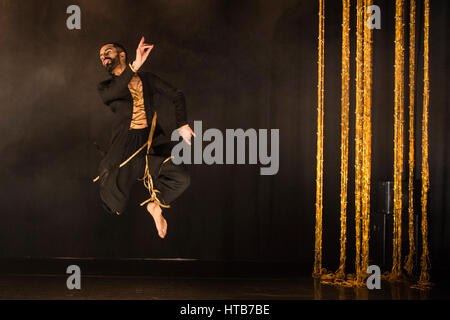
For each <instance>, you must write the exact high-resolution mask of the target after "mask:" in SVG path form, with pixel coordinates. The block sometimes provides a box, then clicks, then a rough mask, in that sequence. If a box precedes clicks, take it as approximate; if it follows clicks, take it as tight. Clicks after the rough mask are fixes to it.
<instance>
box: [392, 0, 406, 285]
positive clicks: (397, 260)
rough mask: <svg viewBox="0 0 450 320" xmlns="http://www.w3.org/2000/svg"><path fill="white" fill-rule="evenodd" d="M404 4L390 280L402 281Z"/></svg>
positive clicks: (398, 24)
mask: <svg viewBox="0 0 450 320" xmlns="http://www.w3.org/2000/svg"><path fill="white" fill-rule="evenodd" d="M403 2H404V0H396V4H395V8H396V14H395V66H394V71H395V80H394V82H395V87H394V96H395V101H394V227H393V264H392V271H391V274H390V276H389V279H390V280H400V278H401V277H402V270H401V264H402V261H401V255H402V253H401V248H402V243H401V236H402V233H401V232H402V229H401V221H402V220H401V219H402V172H403V98H404V97H403V85H404V81H403V79H404V78H403V77H404V74H403V72H404V70H403V69H404V56H403V50H404V44H403V42H404V41H403Z"/></svg>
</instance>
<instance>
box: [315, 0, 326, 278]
mask: <svg viewBox="0 0 450 320" xmlns="http://www.w3.org/2000/svg"><path fill="white" fill-rule="evenodd" d="M324 1H325V0H319V46H318V55H319V57H318V60H319V61H318V81H317V82H318V84H317V156H316V161H317V168H316V169H317V172H316V229H315V249H314V271H313V277H320V275H321V273H322V270H321V269H322V209H323V202H322V200H323V98H324V79H323V77H324V45H325V44H324V41H325V39H324V35H325V31H324V30H325V11H324V9H325V3H324Z"/></svg>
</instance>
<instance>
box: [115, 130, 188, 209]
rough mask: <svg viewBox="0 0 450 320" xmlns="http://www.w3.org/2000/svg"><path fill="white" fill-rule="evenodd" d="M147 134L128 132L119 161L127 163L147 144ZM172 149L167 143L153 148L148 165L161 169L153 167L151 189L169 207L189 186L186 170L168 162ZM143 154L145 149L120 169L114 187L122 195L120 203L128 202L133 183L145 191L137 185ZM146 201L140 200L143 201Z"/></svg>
mask: <svg viewBox="0 0 450 320" xmlns="http://www.w3.org/2000/svg"><path fill="white" fill-rule="evenodd" d="M148 134H149V128H144V129H131V130H129V131H128V137H127V144H126V148H125V150H124V153H123V156H122V161H125V160H126V159H128V158H129V157H130V156H131V155H132V154H133V153H135V152H136V151H137V150H138V149H139V148H140V147H141V146H142V145H143V144H144V143H145V142H146V141H147V139H148ZM172 147H173V145H172V144H170V143H166V144H163V145H159V146H155V147H152V148H151V150H150V156H149V162H152V161H154V162H158V163H160V165H158V166H156V167H155V168H156V169H155V170H154V172H151V173H152V180H153V187H154V188H155V189H157V190H159V193H157V197H158V199H159V200H160V202H161V203H162V204H165V205H170V204H171V203H172V202H173V201H174V200H175V199H177V198H178V197H179V196H180V195H181V194H182V193H183V192H184V191H185V190H186V188H187V187H188V186H189V184H190V176H189V173H188V171H187V169H186V167H185V166H184V165H183V164H180V165H175V164H173V162H172V160H171V159H169V160H167V158H169V157H170V153H171V150H172ZM146 153H147V149H146V148H144V150H142V151H141V152H140V153H139V154H138V155H136V156H135V157H134V158H133V159H132V160H131V161H130V162H128V163H127V164H126V165H125V166H123V167H122V168H120V169H119V172H118V175H117V187H118V189H119V190H120V191H121V192H122V193H123V194H124V195H125V197H124V200H123V201H126V202H128V200H129V197H130V191H131V188H132V186H133V184H134V183H136V182H139V183H141V184H142V188H145V186H144V184H143V183H142V181H138V179H141V178H142V177H143V176H144V171H145V157H146ZM164 160H166V161H164ZM149 197H150V195H149ZM145 200H146V199H142V201H145ZM126 205H127V203H123V205H122V207H123V208H125V207H126ZM120 213H121V212H120ZM120 213H119V214H120Z"/></svg>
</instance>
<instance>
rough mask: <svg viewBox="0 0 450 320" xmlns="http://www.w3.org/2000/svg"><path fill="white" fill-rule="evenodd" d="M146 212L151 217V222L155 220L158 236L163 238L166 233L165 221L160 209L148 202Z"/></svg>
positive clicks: (157, 205)
mask: <svg viewBox="0 0 450 320" xmlns="http://www.w3.org/2000/svg"><path fill="white" fill-rule="evenodd" d="M147 211H148V212H149V213H150V214H151V215H152V217H153V220H155V225H156V229H157V230H158V235H159V236H160V237H161V238H164V237H165V236H166V233H167V221H166V219H164V217H163V215H162V210H161V207H160V206H159V204H157V203H155V202H149V204H147Z"/></svg>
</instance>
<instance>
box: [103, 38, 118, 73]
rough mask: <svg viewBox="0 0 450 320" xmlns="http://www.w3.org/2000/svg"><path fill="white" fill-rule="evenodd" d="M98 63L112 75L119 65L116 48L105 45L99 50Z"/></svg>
mask: <svg viewBox="0 0 450 320" xmlns="http://www.w3.org/2000/svg"><path fill="white" fill-rule="evenodd" d="M100 61H101V63H102V66H103V67H104V68H105V69H106V70H107V71H108V72H109V73H112V71H113V70H114V69H115V68H116V67H117V66H118V65H119V64H120V54H119V52H118V50H117V48H116V47H114V45H112V44H105V45H104V46H103V47H102V48H101V49H100Z"/></svg>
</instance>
